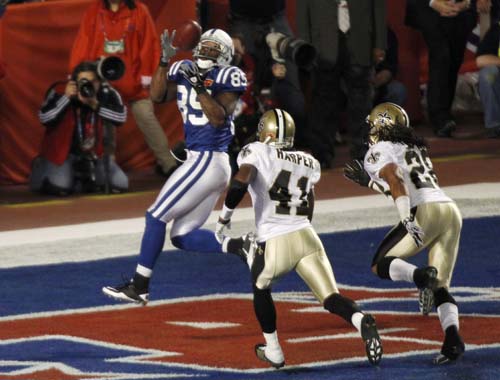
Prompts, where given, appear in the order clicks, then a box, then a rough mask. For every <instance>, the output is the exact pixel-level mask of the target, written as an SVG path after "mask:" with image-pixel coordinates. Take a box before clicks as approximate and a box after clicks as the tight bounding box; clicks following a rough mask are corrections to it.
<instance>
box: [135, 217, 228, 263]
mask: <svg viewBox="0 0 500 380" xmlns="http://www.w3.org/2000/svg"><path fill="white" fill-rule="evenodd" d="M166 232H167V226H166V223H164V222H162V221H161V220H158V219H156V218H154V217H153V216H152V215H151V214H150V213H149V212H147V213H146V228H145V229H144V234H143V236H142V242H141V252H140V254H139V261H138V264H139V265H142V266H143V267H145V268H148V269H151V270H153V267H154V265H155V263H156V260H157V259H158V256H159V255H160V253H161V252H162V250H163V245H164V244H165V235H166ZM172 244H173V245H174V246H175V247H177V248H179V249H184V250H186V251H198V252H213V253H222V245H221V244H220V243H219V242H218V241H217V239H216V238H215V234H214V232H213V231H209V230H202V229H196V230H193V231H191V232H189V233H187V234H185V235H180V236H175V237H173V238H172Z"/></svg>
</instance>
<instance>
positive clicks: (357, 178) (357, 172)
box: [344, 160, 370, 187]
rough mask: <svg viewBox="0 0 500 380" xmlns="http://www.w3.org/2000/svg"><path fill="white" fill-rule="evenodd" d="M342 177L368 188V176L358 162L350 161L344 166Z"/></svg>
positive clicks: (361, 164)
mask: <svg viewBox="0 0 500 380" xmlns="http://www.w3.org/2000/svg"><path fill="white" fill-rule="evenodd" d="M344 177H346V178H347V179H349V180H351V181H353V182H356V183H357V184H359V185H361V186H364V187H368V185H369V183H370V176H369V175H368V173H367V172H366V170H365V168H364V167H363V163H362V162H361V161H360V160H352V161H350V162H348V163H347V164H345V166H344Z"/></svg>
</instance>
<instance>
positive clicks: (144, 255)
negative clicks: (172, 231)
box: [138, 212, 167, 270]
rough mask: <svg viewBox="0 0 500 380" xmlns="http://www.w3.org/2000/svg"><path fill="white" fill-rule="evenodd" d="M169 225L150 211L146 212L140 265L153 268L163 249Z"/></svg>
mask: <svg viewBox="0 0 500 380" xmlns="http://www.w3.org/2000/svg"><path fill="white" fill-rule="evenodd" d="M166 233H167V225H166V224H165V223H164V222H162V221H161V220H158V219H156V218H154V217H153V216H152V215H151V214H150V213H149V212H147V213H146V228H145V229H144V234H143V235H142V242H141V252H140V255H139V262H138V263H139V265H142V266H144V267H146V268H149V269H151V270H152V269H153V267H154V265H155V263H156V259H158V256H159V255H160V253H161V251H162V250H163V245H164V244H165V234H166Z"/></svg>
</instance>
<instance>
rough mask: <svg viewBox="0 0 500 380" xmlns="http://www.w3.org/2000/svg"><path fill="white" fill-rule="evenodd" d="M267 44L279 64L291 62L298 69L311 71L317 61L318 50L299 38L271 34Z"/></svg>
mask: <svg viewBox="0 0 500 380" xmlns="http://www.w3.org/2000/svg"><path fill="white" fill-rule="evenodd" d="M266 42H267V45H268V46H269V48H270V49H271V55H272V56H273V59H274V60H275V61H277V62H280V63H284V62H285V61H286V60H289V61H292V62H293V63H295V64H296V65H297V66H298V67H300V68H303V69H307V70H309V69H311V68H312V66H313V64H314V62H315V61H316V56H317V52H316V48H315V47H314V46H313V45H311V44H310V43H308V42H306V41H304V40H301V39H299V38H295V37H292V36H287V35H285V34H283V33H277V32H271V33H268V34H267V35H266Z"/></svg>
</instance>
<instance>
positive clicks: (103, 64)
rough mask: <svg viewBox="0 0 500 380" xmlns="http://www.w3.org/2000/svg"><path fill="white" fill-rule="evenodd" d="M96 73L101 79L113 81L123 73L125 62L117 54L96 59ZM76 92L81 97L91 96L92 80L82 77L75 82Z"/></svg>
mask: <svg viewBox="0 0 500 380" xmlns="http://www.w3.org/2000/svg"><path fill="white" fill-rule="evenodd" d="M94 64H95V65H96V71H97V75H98V76H99V78H100V79H102V80H107V81H115V80H118V79H120V78H121V77H122V76H123V74H124V73H125V63H124V62H123V60H122V59H121V58H119V57H117V56H110V57H105V58H101V59H98V60H97V61H95V62H94ZM77 87H78V92H79V93H80V95H81V96H82V97H83V98H93V97H94V96H95V89H94V86H93V85H92V82H91V81H89V80H88V79H86V78H82V79H81V80H79V81H78V83H77Z"/></svg>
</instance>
